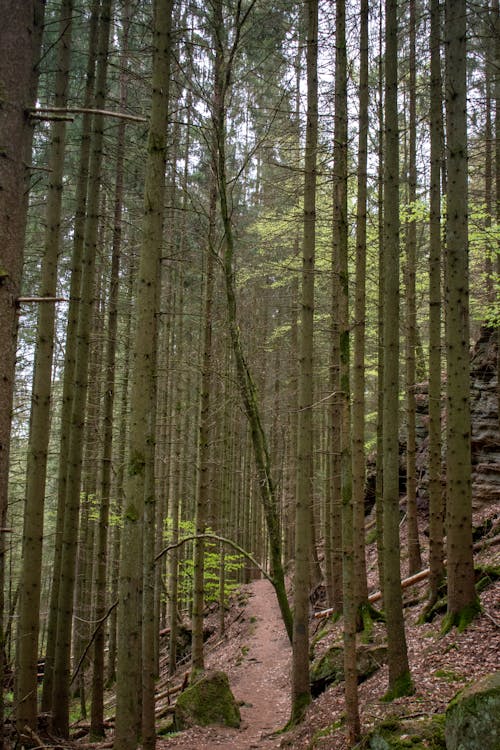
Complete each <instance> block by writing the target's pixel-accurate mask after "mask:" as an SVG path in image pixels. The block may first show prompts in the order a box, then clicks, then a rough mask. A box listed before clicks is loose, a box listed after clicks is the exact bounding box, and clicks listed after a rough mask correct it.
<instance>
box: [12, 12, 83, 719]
mask: <svg viewBox="0 0 500 750" xmlns="http://www.w3.org/2000/svg"><path fill="white" fill-rule="evenodd" d="M72 12H73V2H72V0H64V2H63V3H62V5H61V11H60V20H59V47H58V53H57V73H56V81H55V97H54V105H55V106H56V107H65V106H66V103H67V99H68V87H69V76H68V73H69V63H70V48H71V29H72V18H71V17H72ZM65 137H66V122H65V121H64V120H63V121H56V122H54V123H52V128H51V145H50V155H49V169H50V178H49V183H48V186H47V207H46V229H45V242H44V255H43V260H42V268H41V280H40V291H39V296H40V297H55V296H56V287H57V264H58V257H59V248H60V229H61V202H62V189H63V188H62V182H63V170H64V153H65ZM54 322H55V306H54V304H53V303H44V304H40V306H39V308H38V319H37V337H36V344H35V362H34V368H33V390H32V398H31V416H30V434H29V444H28V459H27V471H26V503H25V508H24V528H23V551H22V570H21V578H20V588H19V590H20V596H19V619H18V631H17V656H16V661H17V670H16V679H17V683H16V694H17V712H16V724H17V728H18V731H20V732H22V731H23V729H24V727H25V726H28V727H29V728H30V729H34V730H36V725H37V673H38V636H39V619H40V590H41V565H42V547H43V542H42V540H43V527H44V505H45V480H46V471H47V452H48V444H49V434H50V430H49V429H48V425H50V413H51V385H52V354H53V350H54Z"/></svg>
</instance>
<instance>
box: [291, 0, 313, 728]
mask: <svg viewBox="0 0 500 750" xmlns="http://www.w3.org/2000/svg"><path fill="white" fill-rule="evenodd" d="M306 7H307V52H306V70H307V125H306V144H305V159H304V238H303V244H302V310H301V329H300V334H299V335H300V362H299V423H298V451H297V453H298V466H297V469H298V476H297V499H296V512H295V576H294V597H293V643H292V646H293V655H292V711H291V721H292V723H294V722H297V721H301V720H302V718H303V716H304V713H305V710H306V708H307V706H308V704H309V703H310V701H311V688H310V684H309V590H310V580H311V549H310V537H309V532H308V526H309V523H310V517H311V497H312V481H313V456H312V435H313V410H312V404H313V330H314V328H313V325H314V266H315V249H316V169H317V167H316V160H317V144H318V2H317V0H307V3H306Z"/></svg>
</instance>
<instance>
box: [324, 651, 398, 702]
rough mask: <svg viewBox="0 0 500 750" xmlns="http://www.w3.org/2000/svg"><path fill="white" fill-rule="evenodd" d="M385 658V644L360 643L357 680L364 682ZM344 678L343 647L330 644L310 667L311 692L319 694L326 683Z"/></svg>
mask: <svg viewBox="0 0 500 750" xmlns="http://www.w3.org/2000/svg"><path fill="white" fill-rule="evenodd" d="M386 659H387V647H386V646H374V645H371V644H363V643H362V644H360V645H359V646H358V649H357V660H356V661H357V667H358V682H364V680H367V679H368V677H371V675H372V674H374V672H376V671H377V669H379V668H380V667H381V666H382V664H384V663H385V661H386ZM343 679H344V649H343V647H342V646H338V645H336V646H331V647H330V648H329V649H328V650H327V651H325V653H324V654H323V655H322V656H321V657H320V658H319V659H317V660H316V661H314V662H313V665H312V667H311V693H312V695H313V697H315V698H316V697H317V696H318V695H320V694H321V693H322V692H323V691H324V690H326V688H327V687H328V685H332V684H334V683H336V682H341V681H342V680H343Z"/></svg>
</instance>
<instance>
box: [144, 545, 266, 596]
mask: <svg viewBox="0 0 500 750" xmlns="http://www.w3.org/2000/svg"><path fill="white" fill-rule="evenodd" d="M195 539H214V540H215V541H217V542H223V543H224V544H229V546H230V547H232V548H233V549H235V550H236V551H237V552H239V553H240V554H241V555H243V557H246V558H247V560H250V562H251V563H253V565H255V567H256V568H258V569H259V570H260V572H261V573H262V575H263V576H264V577H265V578H267V580H268V581H269V582H270V583H272V584H273V586H274V581H273V579H272V578H271V576H270V575H269V573H268V572H267V571H266V570H264V568H263V567H262V565H260V564H259V563H258V562H257V560H256V559H255V557H253V555H251V554H250V553H249V552H247V551H246V550H244V549H243V547H240V545H239V544H236V542H233V541H232V539H227V538H226V537H224V536H219V535H218V534H192V535H191V536H185V537H183V538H182V539H179V541H178V542H176V543H175V544H169V546H168V547H165V549H162V550H161V552H158V554H157V555H156V557H155V562H158V560H159V559H160V558H162V557H163V555H166V554H167V552H170V551H171V550H173V549H177V547H180V546H181V545H182V544H184V543H185V542H194V541H195Z"/></svg>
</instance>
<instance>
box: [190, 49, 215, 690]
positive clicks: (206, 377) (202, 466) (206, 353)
mask: <svg viewBox="0 0 500 750" xmlns="http://www.w3.org/2000/svg"><path fill="white" fill-rule="evenodd" d="M221 66H222V59H221V50H220V48H219V47H217V46H216V54H215V62H214V68H215V69H214V109H215V111H217V110H218V108H219V106H220V105H219V102H218V99H217V98H218V97H219V96H220V95H221V75H222V69H221ZM212 135H213V143H212V163H211V174H210V183H209V209H208V237H207V240H208V241H207V248H206V253H205V279H204V281H205V284H204V287H205V288H204V291H203V321H204V322H203V337H202V341H203V347H202V351H201V392H200V407H199V408H200V415H199V423H198V449H197V456H198V462H197V463H198V476H197V483H196V511H195V533H196V535H200V534H204V533H205V530H206V525H207V519H208V509H209V503H210V490H211V483H210V479H211V477H210V437H211V429H210V421H211V417H212V415H211V408H212V400H213V398H212V383H213V374H212V368H213V365H212V355H213V352H212V348H213V347H212V326H213V293H214V258H215V253H216V242H215V219H216V209H217V171H216V170H217V163H216V153H217V152H216V147H217V144H216V141H215V132H214V133H213V134H212ZM204 556H205V544H204V539H202V538H198V539H196V540H195V543H194V571H193V613H192V623H193V627H192V632H193V640H192V657H191V663H192V676H194V675H195V674H196V673H197V672H200V671H203V669H204V668H205V666H204V654H203V609H204V601H205V585H204V576H205V561H204Z"/></svg>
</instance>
